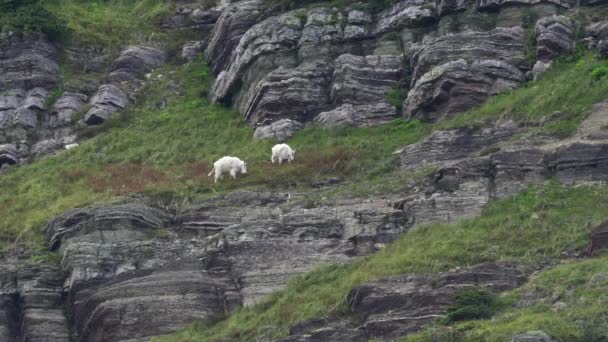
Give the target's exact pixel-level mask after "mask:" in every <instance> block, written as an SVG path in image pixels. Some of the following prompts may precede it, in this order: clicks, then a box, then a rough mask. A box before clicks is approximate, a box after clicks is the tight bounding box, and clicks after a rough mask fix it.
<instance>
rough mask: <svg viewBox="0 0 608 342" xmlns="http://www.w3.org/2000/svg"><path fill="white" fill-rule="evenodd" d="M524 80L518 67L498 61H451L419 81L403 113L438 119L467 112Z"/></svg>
mask: <svg viewBox="0 0 608 342" xmlns="http://www.w3.org/2000/svg"><path fill="white" fill-rule="evenodd" d="M525 80H526V77H525V75H524V74H523V73H522V72H521V71H520V70H519V69H517V68H516V67H515V66H513V65H511V64H508V63H505V62H502V61H498V60H480V61H477V62H473V63H467V62H466V61H465V60H464V59H460V60H457V61H454V62H448V63H446V64H443V65H440V66H438V67H435V68H433V69H432V70H431V71H430V72H428V73H426V74H424V75H423V76H422V77H421V78H420V79H419V80H418V81H416V83H415V84H414V86H413V87H412V89H411V90H410V92H409V94H408V96H407V99H406V100H405V102H404V104H403V115H404V116H405V117H406V118H408V119H414V118H419V119H422V120H423V121H436V120H439V119H441V118H444V117H446V116H452V115H456V114H458V113H461V112H464V111H467V110H468V109H471V108H473V107H475V106H477V105H480V104H482V103H483V102H484V101H485V100H486V99H487V98H488V97H489V96H492V95H496V94H498V93H500V92H502V91H505V90H509V89H514V88H516V87H517V86H519V85H520V84H521V83H523V82H525Z"/></svg>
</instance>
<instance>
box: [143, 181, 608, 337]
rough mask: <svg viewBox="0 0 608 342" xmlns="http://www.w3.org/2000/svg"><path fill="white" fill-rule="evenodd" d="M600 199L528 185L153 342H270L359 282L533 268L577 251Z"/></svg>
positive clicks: (605, 195) (598, 194)
mask: <svg viewBox="0 0 608 342" xmlns="http://www.w3.org/2000/svg"><path fill="white" fill-rule="evenodd" d="M607 199H608V187H605V186H602V187H578V188H566V187H562V186H559V185H557V184H555V183H552V182H548V183H547V184H544V185H540V186H535V187H532V188H530V189H529V190H527V191H525V192H523V193H522V194H520V195H518V196H516V197H514V198H511V199H505V200H500V201H497V202H494V203H492V204H491V205H489V206H488V207H487V208H486V209H485V210H483V213H482V215H481V216H480V217H479V218H476V219H469V220H463V221H460V222H458V223H454V224H432V225H426V226H421V227H418V228H416V229H414V230H411V231H409V232H408V233H407V234H405V235H404V236H403V237H402V238H401V239H400V240H398V241H397V242H395V243H393V244H392V245H390V246H388V247H386V248H385V249H383V250H382V251H380V252H378V253H376V254H374V255H370V256H366V257H362V258H360V259H358V260H356V261H355V262H354V263H352V264H350V265H328V266H323V267H320V268H318V269H317V270H314V271H312V272H310V273H307V274H305V275H302V276H299V277H296V278H295V279H292V280H291V281H290V282H289V283H288V285H287V287H286V288H285V290H283V291H280V292H277V293H275V294H273V295H270V296H269V297H267V298H266V299H265V300H264V301H263V302H262V303H261V304H259V305H256V306H253V307H250V308H245V309H240V310H238V311H236V312H235V313H233V314H232V315H231V316H229V317H228V318H227V319H225V320H223V321H221V322H219V323H217V324H213V325H206V326H205V328H204V329H199V328H198V326H197V325H193V326H191V327H189V328H187V329H185V330H183V331H182V332H179V333H176V334H174V335H169V336H165V337H159V338H156V339H154V341H157V342H164V341H166V342H171V341H182V342H187V341H255V340H270V339H277V338H279V337H281V336H284V335H286V334H287V332H288V329H289V327H290V326H291V325H293V324H296V323H298V322H301V321H304V320H307V319H311V318H319V317H325V316H328V315H340V314H342V315H345V314H348V307H347V305H346V303H345V298H346V295H347V294H348V292H349V291H350V290H351V289H352V288H354V287H355V286H357V285H360V284H361V283H363V282H366V281H370V280H373V279H377V278H380V277H385V276H391V275H397V274H403V273H413V272H438V271H444V270H447V269H449V268H453V267H456V266H467V265H474V264H477V263H481V262H489V261H513V262H519V263H524V264H532V265H533V264H538V263H540V262H542V261H546V260H547V259H552V258H558V257H559V256H560V253H561V252H562V251H564V250H581V249H583V248H584V246H585V243H586V236H587V234H588V232H589V231H590V230H591V229H592V228H593V227H594V226H595V225H596V224H598V223H599V222H601V221H602V220H605V219H606V218H608V202H607V201H606V200H607ZM573 322H574V320H573ZM499 340H501V339H495V340H493V341H499Z"/></svg>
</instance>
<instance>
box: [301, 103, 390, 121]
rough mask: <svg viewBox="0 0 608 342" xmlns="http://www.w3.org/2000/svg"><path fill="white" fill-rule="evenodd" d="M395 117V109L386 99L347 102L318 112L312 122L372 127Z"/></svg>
mask: <svg viewBox="0 0 608 342" xmlns="http://www.w3.org/2000/svg"><path fill="white" fill-rule="evenodd" d="M396 117H397V109H396V108H395V107H394V106H392V105H390V104H388V103H387V102H386V101H384V102H378V103H373V104H369V105H352V104H349V103H347V104H343V105H342V106H340V107H337V108H335V109H332V110H330V111H328V112H322V113H320V114H319V115H317V116H316V117H315V118H314V120H313V122H314V123H315V124H316V125H318V126H321V127H335V126H351V127H373V126H377V125H382V124H386V123H389V122H391V121H392V120H394V119H395V118H396Z"/></svg>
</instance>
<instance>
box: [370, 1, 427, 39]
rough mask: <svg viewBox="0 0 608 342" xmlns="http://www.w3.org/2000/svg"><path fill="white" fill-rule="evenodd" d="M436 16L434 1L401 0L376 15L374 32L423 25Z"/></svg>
mask: <svg viewBox="0 0 608 342" xmlns="http://www.w3.org/2000/svg"><path fill="white" fill-rule="evenodd" d="M436 18H437V9H436V4H435V2H430V1H425V0H402V1H400V2H398V3H397V4H395V5H393V6H391V7H390V8H388V9H386V10H384V11H383V12H381V13H380V14H378V15H377V18H376V25H375V28H374V33H375V34H379V33H384V32H388V31H397V30H399V29H402V28H404V27H416V26H423V25H426V24H429V23H432V22H433V21H435V20H436Z"/></svg>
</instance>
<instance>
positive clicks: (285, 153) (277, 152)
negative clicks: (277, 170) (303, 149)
mask: <svg viewBox="0 0 608 342" xmlns="http://www.w3.org/2000/svg"><path fill="white" fill-rule="evenodd" d="M295 153H296V151H295V150H292V149H291V147H289V145H287V144H276V145H274V146H273V147H272V157H271V158H270V161H271V162H272V163H273V164H274V160H275V159H277V160H278V161H279V165H281V163H282V162H283V160H287V161H288V162H290V163H291V161H292V160H293V158H294V155H295Z"/></svg>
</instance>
